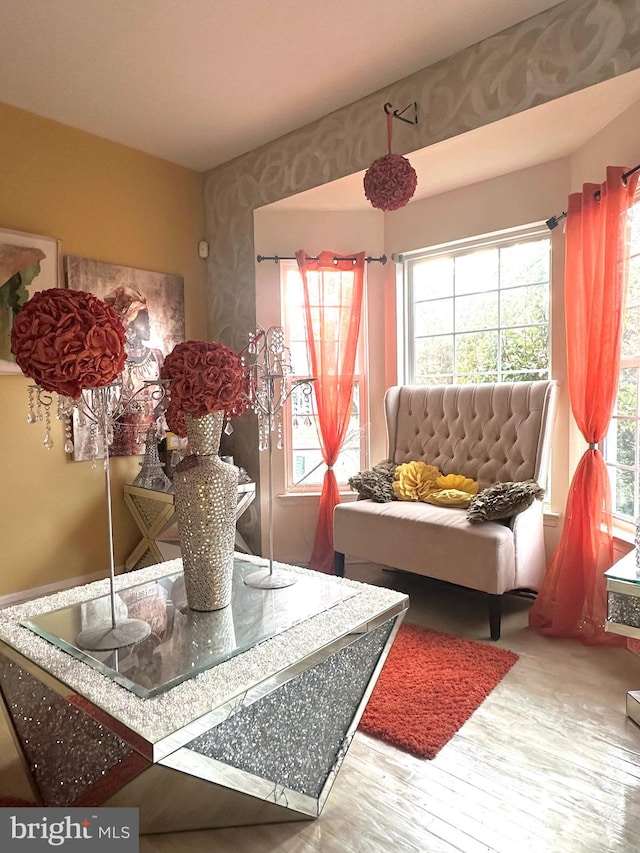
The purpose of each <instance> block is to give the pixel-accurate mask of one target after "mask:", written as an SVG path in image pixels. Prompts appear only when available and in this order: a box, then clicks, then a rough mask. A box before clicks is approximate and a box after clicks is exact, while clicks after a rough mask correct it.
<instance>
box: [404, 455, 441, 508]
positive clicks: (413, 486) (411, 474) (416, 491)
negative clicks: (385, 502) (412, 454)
mask: <svg viewBox="0 0 640 853" xmlns="http://www.w3.org/2000/svg"><path fill="white" fill-rule="evenodd" d="M439 476H440V470H439V469H438V468H436V466H435V465H427V463H426V462H404V463H403V464H402V465H398V467H397V468H396V473H395V480H394V481H393V491H394V494H395V496H396V498H397V499H398V500H399V501H424V500H425V499H426V497H427V496H428V495H430V494H431V492H434V491H435V490H436V480H437V478H438V477H439Z"/></svg>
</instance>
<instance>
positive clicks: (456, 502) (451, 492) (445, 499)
mask: <svg viewBox="0 0 640 853" xmlns="http://www.w3.org/2000/svg"><path fill="white" fill-rule="evenodd" d="M454 476H455V475H454ZM472 497H473V495H472V494H470V493H469V492H465V491H463V490H462V489H437V490H436V491H435V492H431V494H430V495H427V497H426V498H425V502H426V503H428V504H433V505H434V506H459V507H467V506H469V504H470V503H471V498H472Z"/></svg>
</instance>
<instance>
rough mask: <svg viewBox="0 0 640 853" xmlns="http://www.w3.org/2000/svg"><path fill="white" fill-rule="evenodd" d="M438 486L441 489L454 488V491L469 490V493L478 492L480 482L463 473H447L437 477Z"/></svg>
mask: <svg viewBox="0 0 640 853" xmlns="http://www.w3.org/2000/svg"><path fill="white" fill-rule="evenodd" d="M436 486H437V487H438V488H439V489H447V490H448V489H453V491H458V492H467V494H469V495H477V494H478V484H477V483H476V481H475V480H471V479H470V478H469V477H465V476H463V475H462V474H447V475H446V477H445V476H441V477H438V478H437V479H436Z"/></svg>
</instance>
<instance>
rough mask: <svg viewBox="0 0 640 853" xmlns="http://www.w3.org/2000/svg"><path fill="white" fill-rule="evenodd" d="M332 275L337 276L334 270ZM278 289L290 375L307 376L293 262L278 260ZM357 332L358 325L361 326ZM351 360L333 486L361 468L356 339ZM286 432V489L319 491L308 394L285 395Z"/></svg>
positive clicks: (361, 382)
mask: <svg viewBox="0 0 640 853" xmlns="http://www.w3.org/2000/svg"><path fill="white" fill-rule="evenodd" d="M347 274H348V273H347ZM335 275H336V276H340V275H343V273H341V272H339V271H337V270H336V272H335ZM280 277H281V289H282V313H283V320H282V325H283V327H284V330H285V339H286V341H287V345H288V346H289V347H290V349H291V363H292V365H293V370H294V376H297V377H302V376H310V375H311V368H310V366H309V361H308V358H307V336H306V325H305V317H304V294H303V291H302V278H301V276H300V273H299V272H298V267H297V265H296V264H295V263H292V262H287V261H282V262H281V273H280ZM361 329H362V327H361ZM363 337H364V335H363V334H362V333H361V335H360V344H359V349H358V355H357V358H356V376H355V378H354V382H355V387H354V391H353V401H352V412H351V421H350V424H349V428H348V430H347V435H346V437H345V440H344V444H343V447H342V451H341V452H340V456H339V457H338V461H337V462H336V464H335V465H334V469H333V470H334V473H335V476H336V480H337V481H338V484H339V485H345V486H346V484H347V481H348V479H349V477H352V476H353V475H354V474H356V473H357V472H358V471H361V470H363V469H364V468H366V460H365V455H364V454H365V446H366V441H365V440H364V437H363V431H364V423H365V418H364V416H363V415H362V401H363V400H366V386H365V378H364V375H363V373H362V367H361V365H362V363H363V352H362V339H363ZM288 409H289V414H288V417H287V415H285V417H286V418H287V424H288V428H287V429H286V432H287V436H286V445H285V446H286V455H287V472H286V481H287V489H288V490H290V489H296V488H300V489H302V488H305V489H308V488H309V487H312V488H313V489H314V490H317V491H319V490H320V487H321V485H322V481H323V479H324V474H325V470H326V467H325V464H324V462H323V460H322V451H321V449H320V439H319V432H318V425H317V415H316V414H315V409H314V405H313V398H312V395H308V394H305V393H304V390H296V391H294V393H293V394H292V395H291V398H290V405H289V407H288Z"/></svg>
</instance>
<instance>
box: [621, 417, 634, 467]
mask: <svg viewBox="0 0 640 853" xmlns="http://www.w3.org/2000/svg"><path fill="white" fill-rule="evenodd" d="M616 462H617V463H618V465H631V466H634V465H635V464H636V422H635V419H633V420H632V419H631V418H617V420H616Z"/></svg>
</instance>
